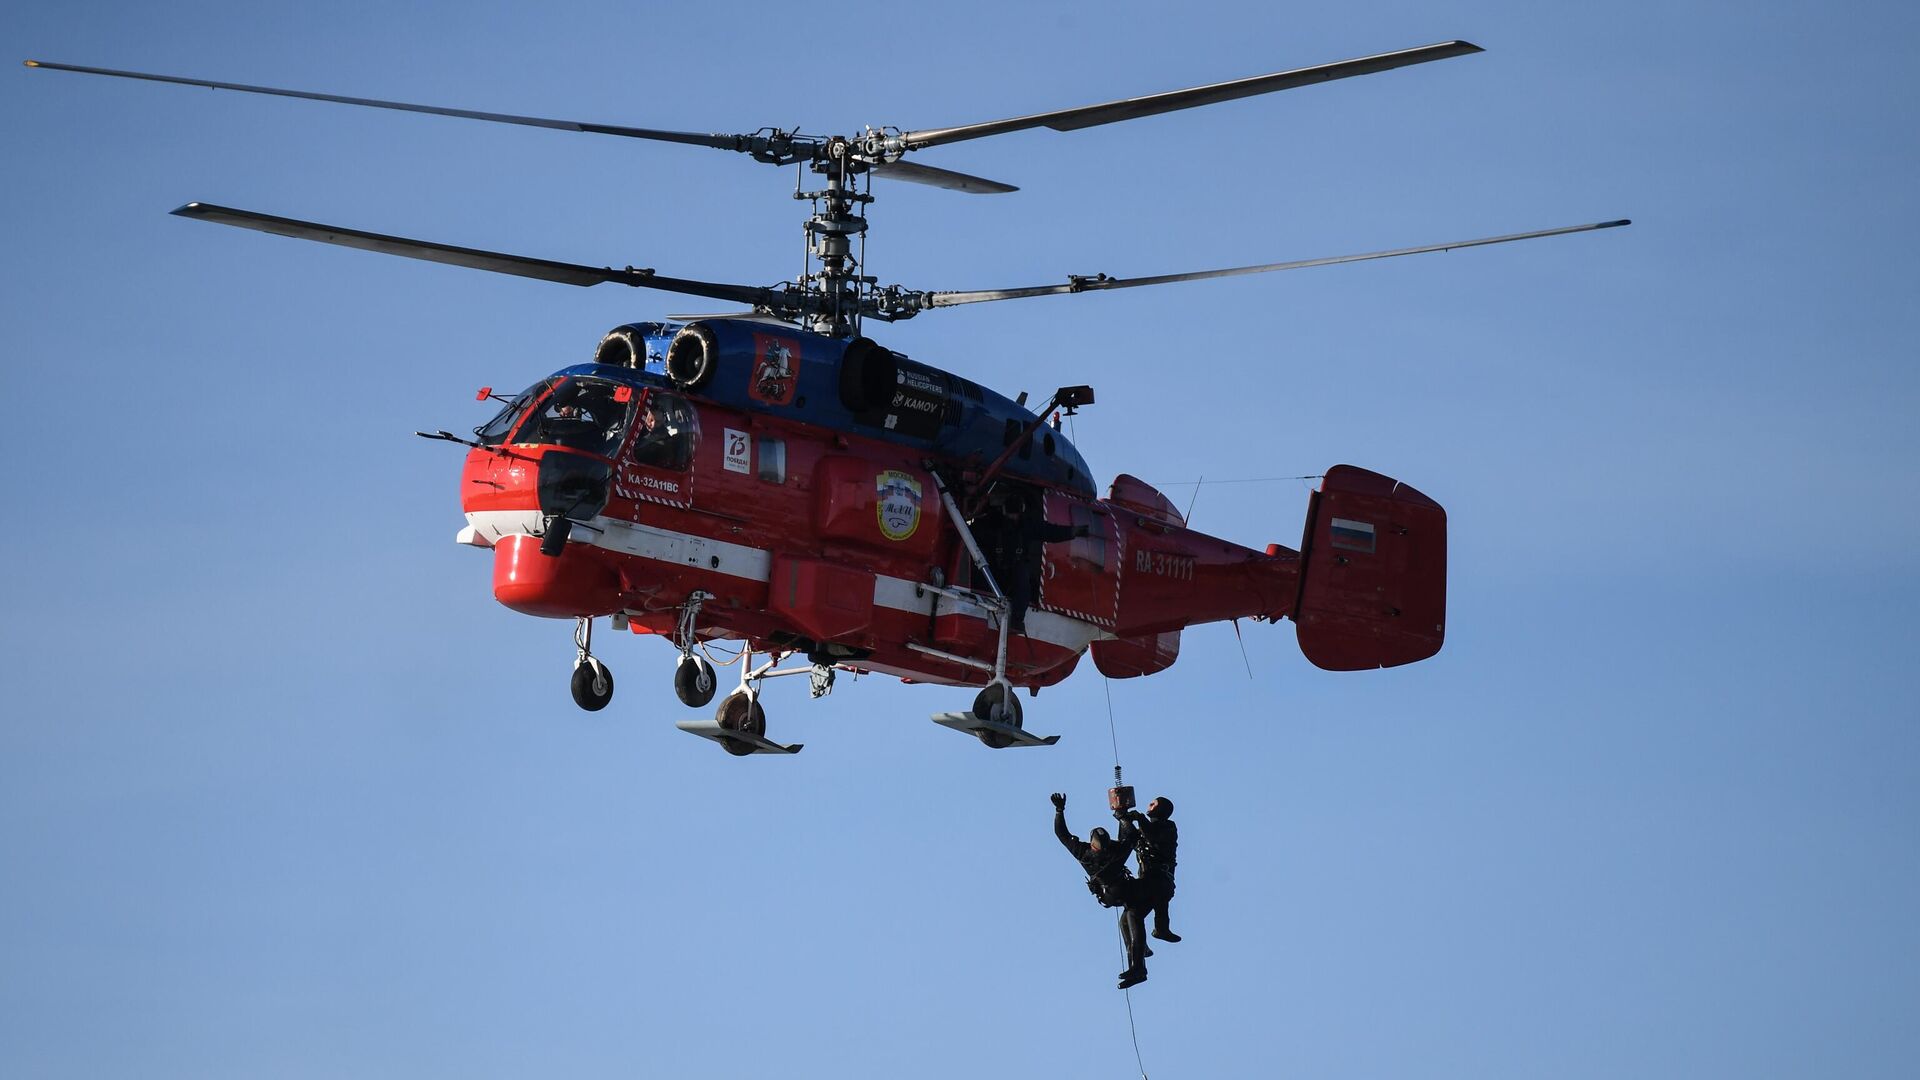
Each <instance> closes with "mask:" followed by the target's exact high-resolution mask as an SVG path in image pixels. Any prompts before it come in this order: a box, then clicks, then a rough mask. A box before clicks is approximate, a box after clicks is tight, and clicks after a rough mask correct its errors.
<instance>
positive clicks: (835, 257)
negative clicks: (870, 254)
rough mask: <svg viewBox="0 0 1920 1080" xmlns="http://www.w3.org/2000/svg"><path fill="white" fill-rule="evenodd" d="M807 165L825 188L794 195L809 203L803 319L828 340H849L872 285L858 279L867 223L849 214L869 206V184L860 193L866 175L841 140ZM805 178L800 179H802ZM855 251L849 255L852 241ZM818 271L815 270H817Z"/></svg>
mask: <svg viewBox="0 0 1920 1080" xmlns="http://www.w3.org/2000/svg"><path fill="white" fill-rule="evenodd" d="M821 151H822V152H821V153H820V154H819V155H818V156H816V157H815V158H814V159H813V160H812V161H811V162H810V163H808V166H807V167H809V168H811V169H812V170H813V171H814V172H815V173H818V174H820V175H821V176H822V177H824V178H825V179H826V182H827V186H826V187H825V188H822V189H820V190H817V191H799V190H796V191H795V192H794V193H793V197H794V198H796V199H809V200H811V201H812V202H813V216H812V217H810V218H808V219H807V223H806V236H807V243H806V259H805V264H804V266H803V268H802V273H801V275H800V283H799V284H800V291H801V292H802V293H804V294H810V295H811V296H813V297H815V298H817V300H818V304H817V306H813V307H812V308H811V310H809V311H808V312H807V313H806V314H805V316H803V318H804V322H805V325H806V328H807V329H809V330H812V331H814V332H815V333H820V334H828V335H831V336H833V337H852V336H853V335H855V334H858V333H859V332H860V313H861V307H862V303H861V301H862V299H863V297H864V294H865V293H866V291H867V289H868V288H869V287H870V286H872V285H874V284H875V279H874V278H871V277H867V276H864V275H862V274H861V272H860V271H861V270H862V269H863V268H864V267H863V265H862V263H863V258H862V257H863V256H864V255H865V253H866V244H867V240H866V234H867V219H866V218H865V217H864V216H862V215H860V214H857V213H855V212H854V208H855V207H856V206H858V207H863V208H864V207H865V206H866V205H867V204H868V203H871V202H872V201H873V193H872V180H871V175H872V174H870V173H869V174H868V177H869V179H868V183H867V185H866V189H865V190H861V185H860V181H859V175H860V174H861V173H864V172H866V169H865V168H864V166H863V165H862V164H860V163H857V162H856V161H855V159H854V156H853V155H854V147H853V144H852V143H850V142H849V141H848V140H846V139H845V138H833V139H830V140H828V141H827V143H826V145H825V146H823V147H822V148H821ZM804 176H805V174H804V173H803V174H802V178H804ZM855 238H858V239H859V241H860V251H859V252H858V253H856V252H855V251H854V246H853V245H854V240H855ZM816 267H817V268H816Z"/></svg>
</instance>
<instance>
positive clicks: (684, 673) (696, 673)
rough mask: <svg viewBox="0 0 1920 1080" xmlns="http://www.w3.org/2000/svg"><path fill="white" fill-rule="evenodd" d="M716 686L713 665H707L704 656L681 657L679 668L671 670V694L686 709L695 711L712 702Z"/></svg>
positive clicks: (717, 682)
mask: <svg viewBox="0 0 1920 1080" xmlns="http://www.w3.org/2000/svg"><path fill="white" fill-rule="evenodd" d="M718 685H719V680H718V679H716V678H715V677H714V673H713V665H712V664H709V663H707V659H706V657H704V656H683V657H681V658H680V664H679V666H678V667H676V668H674V669H673V692H674V694H675V695H676V696H678V697H679V698H680V704H682V705H685V706H687V707H688V708H692V709H697V708H699V707H700V706H702V705H705V704H706V703H707V702H709V701H712V700H713V691H714V688H715V687H716V686H718Z"/></svg>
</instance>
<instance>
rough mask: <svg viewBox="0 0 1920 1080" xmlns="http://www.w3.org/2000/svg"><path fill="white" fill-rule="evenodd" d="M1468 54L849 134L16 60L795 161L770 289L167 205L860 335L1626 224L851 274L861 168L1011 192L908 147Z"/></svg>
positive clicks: (285, 232) (1414, 56) (1080, 122)
mask: <svg viewBox="0 0 1920 1080" xmlns="http://www.w3.org/2000/svg"><path fill="white" fill-rule="evenodd" d="M1480 51H1482V50H1481V49H1480V47H1479V46H1477V45H1473V44H1470V43H1468V42H1465V41H1446V42H1440V43H1437V44H1433V45H1423V46H1420V47H1418V48H1413V49H1402V50H1400V51H1398V52H1388V53H1379V54H1376V55H1373V56H1363V57H1357V58H1354V59H1351V60H1341V61H1336V62H1334V63H1330V64H1320V65H1317V66H1314V67H1305V68H1295V69H1292V70H1288V71H1279V72H1273V73H1271V74H1267V75H1255V76H1252V77H1249V78H1244V79H1235V80H1231V81H1228V82H1220V83H1212V84H1209V85H1206V86H1196V87H1189V88H1187V89H1184V90H1172V91H1168V92H1166V93H1161V94H1150V95H1147V96H1144V97H1134V98H1122V99H1120V100H1117V101H1108V102H1104V103H1101V104H1097V105H1086V106H1081V107H1078V108H1071V109H1057V110H1054V111H1051V112H1042V113H1034V114H1031V115H1027V116H1019V117H1012V118H1008V119H1004V120H993V121H988V122H985V123H976V124H962V125H958V126H953V127H941V128H920V129H902V128H897V127H880V128H871V127H870V128H866V129H865V130H863V131H861V132H860V133H858V134H854V135H845V136H817V135H806V134H802V133H801V132H799V131H788V130H783V129H779V128H771V127H767V128H760V129H758V130H756V131H752V132H748V133H744V134H719V133H714V134H703V133H699V132H692V131H670V130H663V129H658V128H644V127H632V126H626V125H619V124H598V123H587V122H583V121H576V120H556V119H549V118H544V117H535V116H519V115H514V114H510V113H494V112H481V111H476V110H471V109H454V108H445V107H441V106H435V105H416V104H409V103H406V102H398V101H383V100H378V99H374V98H360V97H346V96H342V95H338V94H322V93H314V92H311V91H304V90H287V89H281V88H278V87H269V86H250V85H246V84H243V83H229V82H217V81H213V80H209V79H198V78H187V77H182V76H176V75H155V74H149V73H146V72H138V71H119V70H114V69H110V68H98V67H84V66H80V65H76V64H59V63H52V62H47V61H39V60H28V61H26V64H27V66H28V67H31V68H44V69H47V70H53V71H72V72H79V73H82V74H89V75H107V76H112V77H115V78H126V79H141V80H146V81H149V82H166V83H179V84H182V85H187V86H201V87H208V88H212V89H216V90H235V91H240V92H243V93H250V94H269V95H274V96H277V97H289V98H303V99H306V100H310V101H327V102H333V103H336V104H342V105H359V106H365V107H369V108H377V109H396V110H400V111H403V112H416V113H428V114H432V115H437V116H452V117H459V118H462V119H468V120H484V121H488V122H491V123H502V124H518V125H521V126H527V127H543V128H550V129H555V130H561V131H580V132H587V133H591V134H598V135H617V136H622V137H625V138H633V139H644V140H650V141H654V142H668V143H679V144H683V145H688V146H705V147H710V148H713V149H717V150H728V151H733V152H735V153H739V154H744V155H746V156H747V157H749V158H751V159H752V160H754V161H758V162H761V163H763V164H768V165H783V166H784V165H797V166H800V167H802V168H804V169H806V170H809V171H811V172H812V173H815V174H817V175H818V176H819V177H820V178H821V179H822V180H823V181H824V183H823V185H822V186H821V187H820V188H819V189H818V190H814V191H802V192H800V193H799V196H800V197H803V198H808V199H810V200H811V201H812V203H813V207H814V213H813V215H812V216H811V217H810V218H808V220H807V222H806V236H807V264H806V269H805V271H804V272H803V273H802V275H801V277H800V278H799V280H797V281H790V282H781V283H779V284H775V285H770V286H752V285H738V284H729V283H723V282H708V281H695V280H691V279H687V278H675V277H668V276H666V275H662V274H658V273H656V272H655V271H653V270H651V269H638V268H635V267H632V266H627V267H624V268H621V269H614V268H612V267H591V266H585V265H579V264H574V263H564V262H555V261H551V260H547V259H536V258H530V257H527V256H523V255H511V254H504V253H500V252H491V251H483V250H479V249H476V248H464V247H455V246H452V245H448V244H439V243H433V242H430V241H424V240H412V239H408V238H405V237H398V236H387V235H383V234H380V233H372V232H366V231H363V230H358V229H349V228H343V227H340V226H334V225H323V224H319V223H316V222H311V221H300V220H296V219H293V218H286V217H278V216H274V215H271V214H262V213H258V212H255V211H251V210H239V209H234V208H231V207H223V206H215V205H212V204H209V203H201V202H192V203H188V204H187V205H185V206H182V207H180V208H179V209H177V210H175V211H174V213H175V214H178V215H180V216H182V217H189V218H195V219H198V220H201V221H211V222H216V223H219V224H222V225H233V226H237V227H240V228H247V229H255V230H258V231H260V232H269V233H274V234H277V235H280V236H291V237H297V238H299V239H303V240H317V241H321V242H324V243H330V244H339V245H342V246H345V247H354V248H361V249H364V250H368V251H378V252H382V253H385V254H389V255H402V256H406V257H408V258H414V259H425V260H428V261H431V262H441V263H449V264H452V265H456V266H467V267H472V268H474V269H479V270H491V271H494V272H496V273H504V274H515V275H519V276H521V277H530V278H538V279H540V280H543V281H555V282H560V283H562V284H567V285H582V286H585V285H598V284H601V283H602V282H612V283H616V284H623V285H631V286H635V287H639V288H648V289H657V290H662V291H665V292H674V293H681V294H683V295H688V296H699V297H705V298H707V299H712V300H721V301H725V302H729V303H738V304H745V305H747V306H749V307H751V308H752V309H753V311H754V312H755V313H757V314H759V315H762V316H766V317H772V318H777V319H783V320H788V321H792V322H796V323H800V324H802V325H804V326H806V327H807V328H808V329H811V330H814V331H816V332H820V333H825V334H832V335H836V336H843V337H844V336H851V335H854V334H857V333H859V331H860V323H861V320H863V319H867V318H873V319H881V320H885V321H888V322H893V321H898V320H901V319H908V318H912V317H913V316H915V315H918V314H919V313H921V312H923V311H929V310H932V309H935V308H944V307H954V306H958V305H961V304H977V303H984V302H986V301H990V300H1013V299H1020V298H1025V297H1033V296H1053V295H1060V294H1065V293H1078V292H1098V291H1103V290H1108V289H1128V288H1138V287H1140V286H1145V285H1165V284H1171V283H1174V282H1180V281H1198V280H1204V279H1209V278H1218V277H1232V276H1237V275H1242V274H1259V273H1268V272H1271V271H1276V270H1292V269H1299V268H1303V267H1309V266H1325V265H1330V264H1334V263H1344V262H1360V261H1364V260H1368V259H1383V258H1391V257H1394V256H1399V255H1415V254H1419V253H1422V252H1429V251H1445V250H1448V249H1451V248H1462V247H1476V246H1481V245H1486V244H1500V243H1507V242H1509V241H1514V240H1530V239H1535V238H1539V237H1546V236H1559V235H1563V234H1566V233H1575V232H1589V231H1592V230H1595V229H1607V228H1613V227H1615V226H1620V225H1626V224H1628V222H1627V221H1626V220H1618V221H1604V222H1597V223H1593V224H1587V225H1573V226H1565V227H1561V228H1554V229H1542V230H1537V231H1533V232H1522V233H1512V234H1509V235H1505V236H1490V237H1482V238H1479V239H1473V240H1462V241H1453V242H1449V243H1441V244H1426V245H1422V246H1418V247H1408V248H1396V249H1392V250H1386V251H1374V252H1366V253H1361V254H1354V255H1339V256H1332V257H1326V258H1316V259H1298V260H1293V261H1288V262H1274V263H1262V264H1257V265H1250V266H1236V267H1226V268H1221V269H1212V270H1197V271H1190V272H1186V273H1176V274H1159V275H1151V276H1141V277H1109V276H1108V275H1106V274H1098V275H1092V276H1069V277H1068V279H1067V280H1066V281H1065V282H1063V283H1056V284H1046V285H1033V286H1024V287H1017V288H1006V289H977V290H960V291H921V290H913V289H907V288H904V287H901V286H897V285H888V286H882V285H880V284H878V282H877V279H875V278H873V277H869V276H867V275H865V274H864V273H863V272H862V271H863V269H864V266H863V262H864V260H863V256H862V253H861V251H859V250H856V246H857V245H856V243H855V241H856V240H862V241H863V240H864V236H865V233H866V230H867V221H866V218H865V217H864V216H862V215H861V214H860V213H858V212H856V208H859V207H864V206H865V205H866V204H868V203H870V202H872V201H873V198H874V196H873V194H872V191H871V180H872V178H873V177H876V176H877V177H879V178H881V179H884V180H899V181H905V182H908V183H916V184H924V185H928V186H932V187H938V188H944V189H946V190H949V191H959V192H965V193H969V194H980V195H987V194H1003V193H1007V192H1012V191H1017V190H1018V189H1017V188H1016V187H1014V186H1013V185H1011V184H1005V183H1002V182H1000V181H997V180H989V179H986V178H984V177H979V176H972V175H969V174H967V173H962V172H956V171H953V170H951V169H944V168H939V167H936V166H932V165H923V164H921V163H919V162H915V161H907V160H905V159H906V157H907V155H909V154H913V153H917V152H918V151H920V150H924V149H928V148H931V147H936V146H944V145H948V144H950V143H957V142H966V141H969V140H972V139H981V138H987V137H989V136H993V135H1004V134H1008V133H1010V132H1016V131H1026V130H1030V129H1032V128H1040V127H1044V128H1049V129H1052V130H1054V131H1076V130H1079V129H1081V128H1087V127H1095V126H1099V125H1102V124H1113V123H1119V122H1121V121H1124V120H1135V119H1139V118H1141V117H1147V116H1156V115H1159V114H1161V113H1167V112H1174V111H1177V110H1181V109H1191V108H1196V107H1198V106H1201V105H1211V104H1215V103H1218V102H1223V101H1232V100H1235V99H1238V98H1245V97H1252V96H1255V95H1259V94H1269V93H1274V92H1276V91H1280V90H1289V89H1293V88H1296V87H1301V86H1310V85H1313V84H1316V83H1322V82H1330V81H1332V80H1335V79H1345V78H1350V77H1352V76H1356V75H1370V74H1374V73H1377V72H1382V71H1390V70H1392V69H1394V68H1400V67H1408V66H1411V65H1414V64H1424V63H1428V62H1431V61H1434V60H1444V59H1448V58H1450V57H1456V56H1465V55H1468V54H1470V53H1477V52H1480Z"/></svg>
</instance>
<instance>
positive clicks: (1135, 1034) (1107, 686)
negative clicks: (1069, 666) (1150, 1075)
mask: <svg viewBox="0 0 1920 1080" xmlns="http://www.w3.org/2000/svg"><path fill="white" fill-rule="evenodd" d="M1100 687H1101V689H1103V690H1105V691H1106V693H1107V737H1108V739H1109V740H1110V741H1112V743H1113V786H1114V788H1115V789H1118V788H1119V787H1120V786H1121V781H1120V729H1119V727H1118V726H1117V725H1116V724H1115V723H1114V721H1113V681H1112V680H1111V679H1108V678H1107V677H1106V676H1105V675H1101V676H1100ZM1126 917H1127V916H1126V912H1125V911H1124V910H1123V911H1122V912H1121V914H1120V918H1121V919H1123V920H1124V919H1125V918H1126ZM1114 928H1115V929H1116V930H1119V932H1120V957H1121V959H1122V960H1124V961H1126V962H1127V963H1129V964H1131V963H1132V962H1133V957H1131V956H1129V955H1127V934H1126V931H1125V930H1124V929H1121V928H1120V925H1119V924H1118V923H1116V924H1115V927H1114ZM1120 993H1121V994H1122V995H1124V996H1125V999H1126V1003H1127V1034H1128V1035H1129V1036H1131V1037H1132V1038H1133V1063H1134V1064H1135V1065H1137V1066H1139V1067H1140V1080H1147V1064H1146V1062H1145V1061H1143V1060H1141V1057H1140V1028H1139V1027H1138V1025H1136V1024H1135V1023H1134V1022H1133V988H1132V987H1127V988H1125V989H1123V990H1121V991H1120Z"/></svg>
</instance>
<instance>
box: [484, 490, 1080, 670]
mask: <svg viewBox="0 0 1920 1080" xmlns="http://www.w3.org/2000/svg"><path fill="white" fill-rule="evenodd" d="M467 521H468V523H469V524H471V525H472V526H473V528H474V531H475V532H477V533H478V534H479V535H481V536H483V537H487V538H488V539H490V540H493V541H498V540H500V539H501V538H503V537H506V536H511V535H513V534H515V533H525V534H527V535H536V530H538V529H541V528H542V527H543V525H544V521H545V519H544V518H543V517H542V516H541V514H540V512H539V511H538V510H479V511H473V512H471V513H469V514H467ZM570 542H572V543H577V544H592V545H593V546H595V547H601V548H605V549H607V550H608V551H614V552H618V553H620V554H622V555H632V556H634V557H636V558H641V559H653V560H655V561H657V562H664V563H672V564H673V565H675V566H684V567H688V568H691V569H696V570H704V571H707V572H708V573H713V574H725V575H727V576H728V577H736V578H740V579H741V580H743V581H756V582H764V581H767V580H768V579H769V578H770V577H772V574H773V554H772V553H771V552H769V551H767V550H766V549H764V548H756V547H748V546H747V545H745V544H735V543H730V542H728V541H726V540H715V539H712V538H710V537H705V536H695V535H693V534H692V533H683V532H675V531H674V530H672V529H662V528H658V527H656V526H653V525H641V524H638V523H636V522H631V521H621V520H619V519H617V518H609V517H605V516H601V517H596V518H594V519H593V520H592V521H590V522H575V523H574V526H573V533H572V536H571V537H570ZM873 603H874V606H875V607H883V608H887V609H888V610H890V611H904V612H907V613H909V614H913V615H926V616H932V615H934V614H936V610H935V605H936V604H937V605H939V606H938V611H937V613H938V614H940V615H959V616H961V617H962V618H968V619H979V620H981V621H982V622H987V623H989V625H991V620H990V619H989V616H988V612H987V609H986V608H984V607H981V606H980V605H978V604H973V603H968V602H967V601H965V600H956V599H954V598H952V597H945V596H941V595H940V594H938V593H934V592H930V591H928V590H926V589H922V588H921V587H920V586H919V584H918V583H917V582H912V581H908V580H906V579H905V578H897V577H889V576H887V575H885V574H875V575H874V578H873ZM1026 622H1027V637H1029V638H1031V639H1033V640H1034V641H1042V642H1045V643H1047V644H1049V645H1055V646H1058V647H1060V648H1062V649H1067V650H1069V651H1071V652H1073V653H1075V654H1078V653H1081V652H1084V651H1086V648H1087V646H1088V645H1089V644H1091V643H1093V642H1094V641H1095V640H1096V639H1099V638H1104V637H1110V636H1112V635H1110V634H1108V633H1107V632H1106V631H1104V630H1102V629H1100V628H1099V627H1097V626H1095V625H1093V624H1092V623H1089V622H1084V621H1082V620H1080V619H1069V618H1067V617H1066V616H1064V615H1056V614H1054V613H1053V612H1051V611H1041V610H1039V609H1038V608H1035V609H1032V610H1029V611H1028V612H1027V619H1026Z"/></svg>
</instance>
